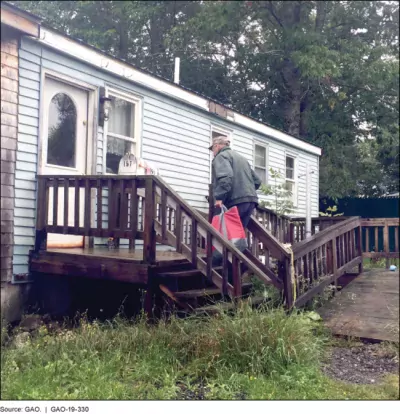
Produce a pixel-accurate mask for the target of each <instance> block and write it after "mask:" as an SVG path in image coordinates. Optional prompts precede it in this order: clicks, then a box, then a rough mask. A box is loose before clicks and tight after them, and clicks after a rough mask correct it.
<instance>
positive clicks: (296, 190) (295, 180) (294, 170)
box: [284, 152, 299, 208]
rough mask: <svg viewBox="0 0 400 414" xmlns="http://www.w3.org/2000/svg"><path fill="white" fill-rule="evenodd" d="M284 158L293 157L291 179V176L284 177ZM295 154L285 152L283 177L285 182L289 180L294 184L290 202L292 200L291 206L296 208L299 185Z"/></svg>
mask: <svg viewBox="0 0 400 414" xmlns="http://www.w3.org/2000/svg"><path fill="white" fill-rule="evenodd" d="M286 158H292V159H293V177H294V178H293V179H291V178H286ZM297 178H298V177H297V156H296V155H294V154H291V153H289V152H285V167H284V179H285V183H286V182H290V183H293V184H294V191H293V194H292V202H293V207H295V208H297V207H298V186H299V181H298V179H297Z"/></svg>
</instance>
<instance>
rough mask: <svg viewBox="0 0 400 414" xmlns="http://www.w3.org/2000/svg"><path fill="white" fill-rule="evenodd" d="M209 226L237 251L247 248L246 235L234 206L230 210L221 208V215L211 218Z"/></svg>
mask: <svg viewBox="0 0 400 414" xmlns="http://www.w3.org/2000/svg"><path fill="white" fill-rule="evenodd" d="M211 225H212V226H213V227H214V228H215V229H216V230H217V231H218V232H219V233H221V234H222V235H223V236H224V239H227V240H229V241H230V242H231V243H233V244H234V245H235V246H236V247H237V248H238V249H239V250H241V251H243V250H244V249H245V248H246V247H247V239H246V233H245V231H244V228H243V225H242V221H241V220H240V216H239V212H238V209H237V207H236V206H235V207H232V208H231V209H230V210H228V209H227V208H226V207H225V206H222V207H221V213H220V214H219V215H217V216H214V217H213V219H212V222H211ZM213 250H215V247H214V246H213Z"/></svg>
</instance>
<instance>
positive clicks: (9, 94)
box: [1, 27, 18, 284]
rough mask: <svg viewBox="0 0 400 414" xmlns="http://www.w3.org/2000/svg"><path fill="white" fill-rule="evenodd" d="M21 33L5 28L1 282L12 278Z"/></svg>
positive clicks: (2, 78)
mask: <svg viewBox="0 0 400 414" xmlns="http://www.w3.org/2000/svg"><path fill="white" fill-rule="evenodd" d="M17 105H18V35H17V33H16V32H14V31H12V30H10V29H3V27H2V30H1V282H2V284H3V283H4V282H9V281H11V278H12V256H13V244H14V235H13V227H14V179H15V154H16V149H17V122H18V119H17V118H18V107H17Z"/></svg>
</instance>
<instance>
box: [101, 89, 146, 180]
mask: <svg viewBox="0 0 400 414" xmlns="http://www.w3.org/2000/svg"><path fill="white" fill-rule="evenodd" d="M108 96H109V97H110V98H111V108H110V115H109V119H108V121H107V152H106V173H109V174H118V167H119V162H120V160H121V158H122V157H123V156H124V155H125V154H127V153H131V154H134V155H136V156H137V157H139V153H140V147H139V140H140V136H139V134H140V129H139V127H140V101H139V100H136V99H135V98H133V97H125V95H124V96H122V95H121V94H118V93H117V92H114V91H108Z"/></svg>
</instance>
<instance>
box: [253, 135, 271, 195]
mask: <svg viewBox="0 0 400 414" xmlns="http://www.w3.org/2000/svg"><path fill="white" fill-rule="evenodd" d="M253 144H254V145H253V170H254V172H255V170H256V167H257V168H262V167H259V166H256V145H257V146H259V147H263V148H265V185H268V182H269V174H268V170H269V147H268V144H267V143H265V142H261V141H256V140H255V141H254V143H253ZM257 192H258V193H260V192H261V190H257Z"/></svg>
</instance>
